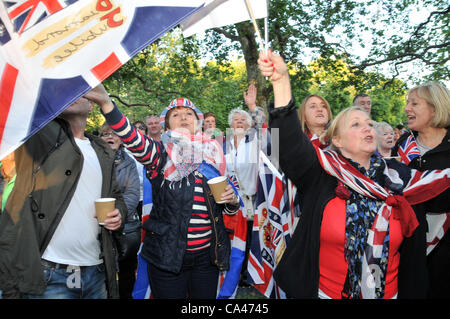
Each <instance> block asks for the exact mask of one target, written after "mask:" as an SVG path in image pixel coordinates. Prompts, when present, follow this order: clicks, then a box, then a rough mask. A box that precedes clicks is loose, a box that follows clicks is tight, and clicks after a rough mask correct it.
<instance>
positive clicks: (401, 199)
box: [315, 147, 450, 299]
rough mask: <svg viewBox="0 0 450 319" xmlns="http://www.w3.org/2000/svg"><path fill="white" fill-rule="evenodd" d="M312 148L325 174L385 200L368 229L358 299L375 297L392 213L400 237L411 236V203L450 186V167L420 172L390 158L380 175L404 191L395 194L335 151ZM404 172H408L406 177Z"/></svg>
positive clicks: (395, 187)
mask: <svg viewBox="0 0 450 319" xmlns="http://www.w3.org/2000/svg"><path fill="white" fill-rule="evenodd" d="M315 149H316V152H317V155H318V159H319V162H320V164H321V166H322V167H323V169H324V170H325V171H326V172H327V173H328V174H330V175H331V176H334V177H336V178H337V179H338V180H340V181H341V182H342V183H344V184H345V185H346V186H347V187H349V188H351V189H352V190H353V191H355V192H358V193H359V194H361V195H363V196H367V197H369V198H373V199H379V200H382V201H383V202H384V203H383V204H382V206H381V207H380V208H379V210H378V213H377V215H376V217H375V220H374V222H373V224H372V227H371V229H369V230H368V236H367V246H366V249H365V251H364V256H363V262H362V271H361V276H362V277H361V298H364V299H374V298H377V296H379V295H380V294H379V290H380V289H382V290H384V287H379V285H377V284H376V283H379V282H380V280H379V278H375V276H379V275H380V274H379V272H377V271H374V270H376V269H380V267H379V263H380V257H381V252H382V248H383V243H384V241H385V237H386V234H387V231H388V226H389V218H390V215H391V213H393V214H394V217H395V218H396V219H399V220H401V227H402V234H403V236H404V237H410V236H411V235H412V234H413V232H414V230H415V229H416V228H417V226H418V222H417V219H416V217H415V213H414V211H413V210H412V208H411V205H414V204H419V203H422V202H425V201H427V200H429V199H431V198H433V197H435V196H437V195H439V194H440V193H442V192H443V191H445V190H446V189H447V188H449V187H450V169H445V170H433V171H424V172H420V171H417V170H415V169H409V168H407V167H406V166H404V165H402V164H400V163H395V160H392V163H391V162H390V163H389V165H390V164H392V165H391V166H392V167H389V166H388V165H385V169H384V172H383V174H384V176H385V179H386V181H387V182H386V185H389V188H390V189H395V190H400V191H402V192H403V195H395V194H393V192H392V191H391V190H389V189H387V188H384V187H382V186H380V185H379V184H377V183H376V182H375V181H373V180H371V179H370V178H368V177H366V176H364V175H363V174H362V173H361V172H359V171H358V170H357V169H356V168H355V167H353V165H351V164H350V163H349V162H348V161H347V160H346V159H345V158H344V157H343V156H342V155H340V154H338V153H337V152H334V151H323V150H321V149H320V148H317V147H316V148H315ZM394 166H397V167H394ZM405 172H406V173H407V174H408V173H409V176H406V178H405V176H404V174H405ZM400 193H401V192H400Z"/></svg>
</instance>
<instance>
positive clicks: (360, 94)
mask: <svg viewBox="0 0 450 319" xmlns="http://www.w3.org/2000/svg"><path fill="white" fill-rule="evenodd" d="M360 97H370V96H369V94H365V93H359V94H356V96H355V97H354V98H353V105H355V101H356V100H357V99H358V98H360Z"/></svg>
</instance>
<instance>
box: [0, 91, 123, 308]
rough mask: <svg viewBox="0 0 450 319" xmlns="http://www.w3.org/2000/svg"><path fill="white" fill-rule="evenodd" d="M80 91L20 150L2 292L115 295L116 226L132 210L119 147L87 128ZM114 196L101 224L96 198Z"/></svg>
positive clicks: (1, 222)
mask: <svg viewBox="0 0 450 319" xmlns="http://www.w3.org/2000/svg"><path fill="white" fill-rule="evenodd" d="M91 109H92V103H91V102H90V101H89V100H88V99H86V98H84V97H82V98H80V99H79V100H77V101H76V102H75V103H73V104H72V105H71V106H70V107H69V108H67V109H66V110H65V111H64V112H63V113H62V114H61V115H60V116H59V118H57V119H55V120H53V121H52V122H50V123H49V124H47V125H46V126H45V127H44V128H42V129H41V130H40V131H39V132H38V133H36V134H35V135H34V136H32V137H31V138H30V139H29V140H28V141H27V142H25V143H24V144H23V145H22V146H21V147H19V148H18V149H17V150H16V152H15V161H16V170H17V178H16V184H15V187H14V189H13V191H12V192H11V194H10V196H9V198H8V201H7V203H6V207H5V211H4V212H3V213H2V215H1V217H0V290H3V298H20V297H27V298H60V299H61V298H106V297H110V298H117V297H118V289H117V269H116V262H115V261H116V257H115V250H116V249H115V245H114V243H113V239H112V236H111V232H112V231H119V230H120V229H121V227H122V220H123V218H124V216H125V215H126V213H127V210H126V206H125V203H124V201H123V199H122V195H121V193H120V190H119V187H118V185H117V183H116V181H115V174H114V154H113V152H112V151H111V149H110V148H109V146H108V145H106V144H105V143H104V142H103V141H102V140H101V139H100V138H98V137H95V136H92V135H88V134H85V132H84V131H85V128H86V122H87V116H88V114H89V112H90V110H91ZM100 197H114V198H116V209H114V210H113V211H111V212H110V213H108V219H107V220H106V221H105V225H104V226H99V224H98V222H97V220H96V218H95V206H94V200H95V199H97V198H100Z"/></svg>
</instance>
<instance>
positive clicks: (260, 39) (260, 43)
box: [245, 0, 266, 54]
mask: <svg viewBox="0 0 450 319" xmlns="http://www.w3.org/2000/svg"><path fill="white" fill-rule="evenodd" d="M245 4H246V5H247V10H248V13H249V15H250V18H251V19H252V22H253V27H254V28H255V32H256V37H257V40H258V43H259V49H260V50H261V52H263V53H264V54H266V50H265V48H264V44H263V41H262V38H261V33H260V32H259V28H258V24H257V23H256V20H255V15H254V14H253V9H252V5H251V4H250V1H249V0H245Z"/></svg>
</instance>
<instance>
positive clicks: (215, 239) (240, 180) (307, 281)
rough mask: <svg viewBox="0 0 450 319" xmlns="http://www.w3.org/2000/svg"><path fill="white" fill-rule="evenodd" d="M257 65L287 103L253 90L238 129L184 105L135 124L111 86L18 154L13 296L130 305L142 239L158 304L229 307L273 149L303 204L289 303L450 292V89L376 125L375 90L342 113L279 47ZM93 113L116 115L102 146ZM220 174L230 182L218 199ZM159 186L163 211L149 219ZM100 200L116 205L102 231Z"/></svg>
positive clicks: (419, 93) (5, 262)
mask: <svg viewBox="0 0 450 319" xmlns="http://www.w3.org/2000/svg"><path fill="white" fill-rule="evenodd" d="M258 64H259V68H260V71H261V74H262V75H263V76H265V77H268V78H269V79H270V80H271V81H272V84H273V93H274V101H273V102H272V103H271V104H270V105H269V106H268V109H267V113H266V112H265V111H264V110H263V109H262V108H261V107H258V106H257V88H256V86H255V85H253V84H251V85H249V87H248V90H247V91H246V92H244V93H243V99H244V101H245V104H246V106H247V110H245V109H242V108H236V109H233V110H232V111H231V112H230V113H229V116H228V125H229V127H230V129H229V130H227V131H226V132H222V131H221V130H220V129H218V128H217V127H216V116H215V114H214V113H211V112H208V113H203V112H202V111H201V110H200V109H199V108H198V107H197V106H196V105H195V104H194V103H193V101H191V100H189V99H187V98H183V97H181V98H177V99H174V100H173V101H171V102H170V104H169V105H168V106H167V107H166V108H165V109H164V110H163V111H162V112H161V114H160V115H159V116H157V115H150V116H148V117H147V118H146V119H145V120H144V119H143V121H136V122H134V123H131V122H130V121H129V120H128V119H127V118H126V117H125V116H124V115H123V114H122V113H121V111H120V110H119V108H118V107H117V106H116V105H115V103H114V101H112V100H111V99H110V97H109V95H108V93H107V92H106V90H105V88H104V87H103V85H101V84H100V85H99V86H97V87H96V88H94V89H92V90H91V91H90V92H88V93H87V94H86V95H85V96H83V97H82V98H80V99H79V100H78V101H76V102H75V103H74V104H72V105H71V106H70V107H69V108H67V109H66V110H65V111H64V112H63V113H62V114H61V115H60V116H58V118H56V119H55V120H53V121H52V122H50V123H49V124H48V125H46V126H45V127H44V128H43V129H42V130H40V131H39V132H38V133H36V134H35V135H34V136H32V137H31V138H30V139H29V140H27V141H26V142H25V143H24V144H23V145H22V146H20V147H19V148H18V149H17V150H16V151H15V152H14V153H13V154H11V155H10V156H9V157H8V158H5V159H4V160H3V161H2V167H1V168H2V173H3V174H2V176H3V183H4V185H3V186H2V188H4V190H2V195H3V196H2V201H1V203H2V206H1V213H0V290H1V291H2V296H3V298H124V299H128V298H132V290H133V286H134V284H135V279H136V269H137V254H138V250H139V247H140V244H141V239H142V248H141V249H140V256H141V257H142V258H144V259H145V260H146V262H147V264H148V267H147V276H148V281H149V283H150V286H151V290H152V296H153V297H154V298H158V299H172V298H177V299H185V298H192V299H213V298H216V295H217V287H218V280H219V273H220V272H221V271H224V270H229V268H230V254H231V244H230V233H232V232H233V229H232V226H230V225H232V224H228V223H227V222H226V220H230V219H232V218H233V216H236V213H237V211H238V210H239V209H240V208H241V206H242V209H243V210H244V212H245V216H246V218H247V240H246V252H245V260H244V262H243V266H242V269H241V270H240V272H241V282H240V284H241V285H248V278H247V271H246V267H247V259H248V254H249V249H250V246H251V241H252V236H251V231H252V226H253V223H254V221H253V218H254V217H253V216H254V214H255V210H256V205H255V204H256V196H257V176H258V167H259V165H258V161H259V152H260V151H262V152H264V153H266V154H270V152H271V147H272V144H274V143H277V149H278V151H279V158H278V159H277V161H278V162H279V163H276V166H277V167H278V168H279V169H280V171H282V172H283V173H284V174H285V175H286V177H287V178H288V179H289V180H290V182H292V183H293V185H295V187H296V189H297V193H296V198H295V204H296V205H298V208H299V209H298V210H296V211H297V212H298V214H297V216H296V217H297V219H298V223H297V224H296V227H295V231H293V237H292V240H291V241H290V243H289V245H288V246H287V249H286V251H285V252H284V254H283V257H282V258H281V260H280V262H279V264H278V265H277V267H276V269H275V273H274V278H275V280H276V282H277V284H278V285H279V287H280V288H281V289H282V290H283V291H284V292H285V293H286V295H287V296H288V297H289V298H325V299H327V298H333V299H340V298H351V299H358V298H386V299H391V298H449V297H450V273H449V272H448V271H447V269H449V267H450V235H449V233H448V232H446V230H447V228H448V226H449V225H450V189H449V186H450V182H449V176H450V132H449V126H450V93H449V90H448V89H447V88H446V87H445V86H443V85H442V84H439V83H427V84H423V85H420V86H418V87H415V88H413V89H411V90H410V91H409V92H408V95H407V98H408V99H407V103H406V106H405V112H406V116H407V119H408V130H406V129H405V128H404V127H403V126H401V125H400V126H397V127H395V128H393V127H392V126H391V125H389V124H388V123H386V122H379V123H376V122H374V121H372V119H371V108H372V103H371V98H370V96H369V95H367V94H358V95H356V96H355V98H354V100H353V106H349V107H348V108H345V109H344V110H342V111H341V112H339V113H338V114H336V115H335V116H334V117H333V112H332V109H333V107H332V105H330V104H329V103H328V101H327V100H326V99H325V98H323V97H322V96H319V95H310V96H307V97H306V98H305V99H304V100H303V101H302V103H301V104H300V106H299V107H297V104H296V102H295V99H294V97H293V96H292V92H291V86H290V80H289V74H288V68H287V65H286V63H285V62H284V61H283V59H282V58H281V57H280V56H278V55H277V54H275V53H273V52H271V51H268V53H267V55H264V54H261V56H260V58H259V60H258ZM93 104H97V105H98V106H99V107H100V109H101V111H102V114H103V116H104V118H105V121H106V122H105V124H104V125H102V126H101V128H100V130H99V136H95V135H92V134H89V133H86V131H85V129H86V124H87V117H88V114H89V112H90V111H91V109H92V107H93ZM266 115H268V119H267V118H266ZM267 124H268V125H267ZM273 129H277V130H278V134H277V139H276V140H273V139H272V140H271V135H270V134H271V133H270V132H271V130H273ZM211 172H214V173H213V174H215V175H214V176H211V174H212V173H211ZM215 176H227V177H228V178H229V181H230V184H229V185H227V187H226V188H225V191H224V192H223V194H222V198H221V200H220V201H216V200H215V199H214V197H213V196H212V194H211V190H210V188H209V186H208V180H209V179H210V178H211V177H215ZM146 180H149V181H150V182H151V186H152V191H151V192H152V199H153V207H152V210H151V213H150V215H149V217H148V219H146V220H145V222H143V216H142V207H143V196H144V191H145V190H144V188H143V184H144V182H145V181H146ZM231 184H233V186H235V187H232V185H231ZM98 198H114V199H115V209H114V210H112V211H111V212H110V213H109V214H108V218H107V220H106V221H105V224H104V225H102V226H100V225H99V224H98V222H97V220H96V219H95V216H96V211H95V205H94V202H95V200H96V199H98ZM117 274H118V277H117V276H116V275H117Z"/></svg>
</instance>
